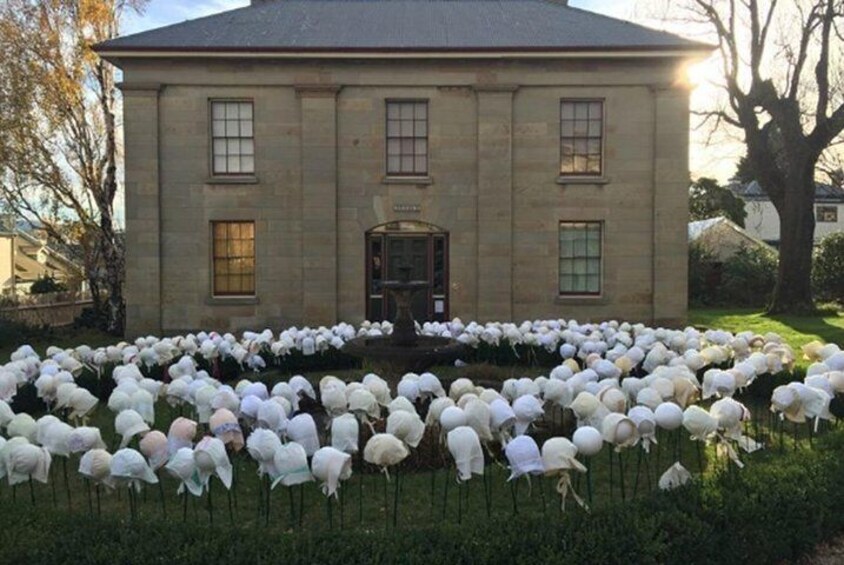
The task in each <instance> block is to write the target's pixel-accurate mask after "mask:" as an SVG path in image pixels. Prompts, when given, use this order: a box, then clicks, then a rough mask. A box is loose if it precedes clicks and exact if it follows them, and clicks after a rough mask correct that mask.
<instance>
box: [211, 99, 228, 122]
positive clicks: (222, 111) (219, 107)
mask: <svg viewBox="0 0 844 565" xmlns="http://www.w3.org/2000/svg"><path fill="white" fill-rule="evenodd" d="M211 117H212V118H214V119H215V120H224V119H226V105H225V104H224V103H222V102H212V103H211Z"/></svg>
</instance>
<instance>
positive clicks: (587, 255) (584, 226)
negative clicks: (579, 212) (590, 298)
mask: <svg viewBox="0 0 844 565" xmlns="http://www.w3.org/2000/svg"><path fill="white" fill-rule="evenodd" d="M602 232H603V224H602V223H601V222H560V294H562V295H566V294H600V293H601V263H602V249H601V248H602V241H601V238H602Z"/></svg>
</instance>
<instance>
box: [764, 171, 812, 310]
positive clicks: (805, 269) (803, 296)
mask: <svg viewBox="0 0 844 565" xmlns="http://www.w3.org/2000/svg"><path fill="white" fill-rule="evenodd" d="M810 170H811V169H810ZM795 182H796V183H798V184H799V186H786V187H785V190H784V191H783V198H782V200H777V201H775V202H774V204H775V205H776V208H777V212H778V213H779V217H780V249H779V273H778V277H777V284H776V287H775V288H774V297H773V300H772V301H771V305H770V307H769V308H768V313H769V314H805V313H811V312H814V310H815V304H814V301H813V299H812V251H813V247H814V234H815V207H814V202H815V190H814V187H815V183H814V179H813V178H812V176H811V175H808V176H807V175H804V176H803V178H802V179H796V180H795Z"/></svg>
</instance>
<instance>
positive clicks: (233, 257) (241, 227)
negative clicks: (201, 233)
mask: <svg viewBox="0 0 844 565" xmlns="http://www.w3.org/2000/svg"><path fill="white" fill-rule="evenodd" d="M211 231H212V237H213V255H212V256H213V261H212V262H213V267H212V268H213V293H214V296H254V295H255V222H212V223H211Z"/></svg>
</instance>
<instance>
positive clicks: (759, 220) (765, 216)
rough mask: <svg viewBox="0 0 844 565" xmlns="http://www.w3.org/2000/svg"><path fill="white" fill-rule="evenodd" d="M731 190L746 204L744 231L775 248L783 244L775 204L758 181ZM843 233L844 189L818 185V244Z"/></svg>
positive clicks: (816, 239)
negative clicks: (780, 242)
mask: <svg viewBox="0 0 844 565" xmlns="http://www.w3.org/2000/svg"><path fill="white" fill-rule="evenodd" d="M730 190H732V191H733V193H735V195H736V196H738V197H740V198H742V199H743V200H744V202H745V207H744V209H745V210H746V211H747V218H746V219H745V221H744V228H745V230H746V231H747V232H748V233H749V234H750V235H752V236H754V237H756V238H758V239H761V240H763V241H765V242H767V243H770V244H771V245H773V246H778V245H779V241H780V217H779V214H778V213H777V210H776V208H774V204H773V202H771V199H770V198H769V197H768V195H767V194H765V192H764V191H763V190H762V187H761V186H759V183H758V182H756V181H753V182H750V183H747V184H739V183H736V184H733V185H731V186H730ZM839 231H844V190H842V189H841V188H838V187H837V186H833V185H829V184H822V183H818V184H817V185H816V187H815V244H817V243H819V242H820V240H822V239H823V238H824V237H826V236H827V235H829V234H831V233H835V232H839Z"/></svg>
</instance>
